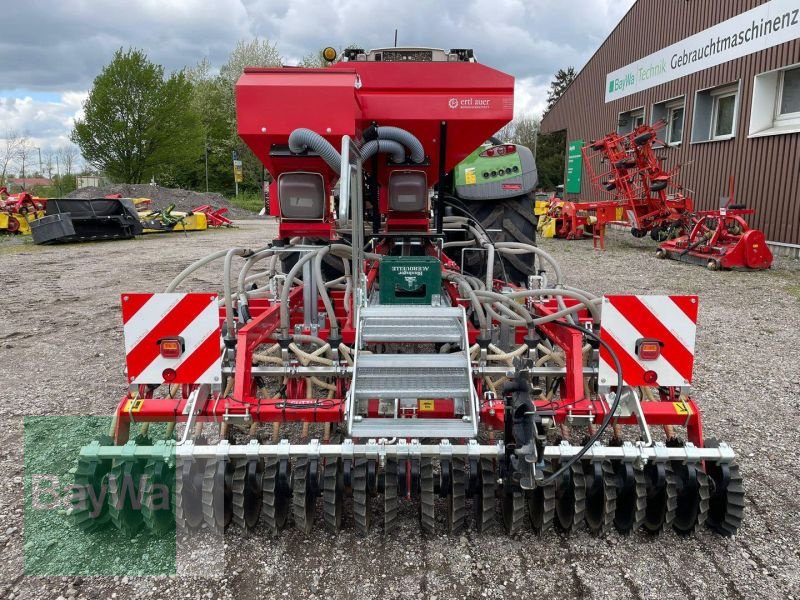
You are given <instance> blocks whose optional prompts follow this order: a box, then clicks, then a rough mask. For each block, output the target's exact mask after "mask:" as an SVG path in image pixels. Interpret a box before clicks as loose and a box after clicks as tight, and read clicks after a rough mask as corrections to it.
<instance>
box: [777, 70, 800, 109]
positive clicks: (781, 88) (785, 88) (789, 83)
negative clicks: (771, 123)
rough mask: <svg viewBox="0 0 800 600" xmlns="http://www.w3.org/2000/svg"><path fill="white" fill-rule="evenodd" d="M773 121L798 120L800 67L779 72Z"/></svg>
mask: <svg viewBox="0 0 800 600" xmlns="http://www.w3.org/2000/svg"><path fill="white" fill-rule="evenodd" d="M775 104H776V107H775V108H776V110H775V119H777V120H778V121H794V120H797V119H800V67H795V68H794V69H786V70H785V71H781V75H780V83H779V85H778V101H777V102H776V103H775Z"/></svg>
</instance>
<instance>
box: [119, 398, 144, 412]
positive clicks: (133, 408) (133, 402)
mask: <svg viewBox="0 0 800 600" xmlns="http://www.w3.org/2000/svg"><path fill="white" fill-rule="evenodd" d="M143 405H144V400H142V399H141V398H131V399H130V400H128V401H127V402H126V403H125V408H124V409H123V411H124V412H139V411H140V410H142V406H143Z"/></svg>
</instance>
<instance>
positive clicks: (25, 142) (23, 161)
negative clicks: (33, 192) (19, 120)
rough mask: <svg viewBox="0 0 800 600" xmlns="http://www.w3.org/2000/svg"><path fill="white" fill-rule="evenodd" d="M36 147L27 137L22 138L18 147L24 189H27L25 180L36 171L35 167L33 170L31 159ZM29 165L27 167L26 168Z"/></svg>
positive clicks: (17, 158) (17, 156)
mask: <svg viewBox="0 0 800 600" xmlns="http://www.w3.org/2000/svg"><path fill="white" fill-rule="evenodd" d="M34 150H35V147H34V145H33V143H32V142H31V141H30V139H29V138H28V136H27V135H23V136H22V137H21V138H20V141H19V145H18V146H17V154H16V160H17V162H18V164H19V166H20V171H21V173H22V179H23V182H22V189H25V178H26V177H29V176H31V172H32V171H35V166H34V168H33V169H31V158H32V156H33V151H34ZM26 165H27V167H26Z"/></svg>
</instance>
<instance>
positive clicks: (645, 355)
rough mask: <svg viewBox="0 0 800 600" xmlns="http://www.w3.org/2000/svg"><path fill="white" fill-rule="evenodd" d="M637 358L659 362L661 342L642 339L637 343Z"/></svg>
mask: <svg viewBox="0 0 800 600" xmlns="http://www.w3.org/2000/svg"><path fill="white" fill-rule="evenodd" d="M636 356H638V357H639V359H640V360H657V359H658V357H659V356H661V342H659V341H658V340H654V339H652V338H641V339H639V340H637V341H636Z"/></svg>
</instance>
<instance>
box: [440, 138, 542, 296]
mask: <svg viewBox="0 0 800 600" xmlns="http://www.w3.org/2000/svg"><path fill="white" fill-rule="evenodd" d="M537 181H538V176H537V173H536V162H535V161H534V157H533V153H532V152H531V151H530V149H529V148H527V147H526V146H521V145H518V144H510V143H504V142H502V141H501V140H499V139H497V138H490V139H489V140H488V141H487V142H486V143H484V144H483V145H481V146H479V147H478V148H477V149H476V150H475V151H474V152H473V153H472V154H470V155H469V156H467V158H465V159H464V160H463V161H461V162H460V163H459V164H458V165H456V167H455V169H453V173H452V188H451V189H452V193H453V196H454V198H452V200H453V201H452V202H451V205H450V209H451V213H450V214H451V215H454V216H467V217H469V218H473V219H474V220H475V221H478V222H479V223H480V224H481V225H482V227H483V229H484V230H485V231H486V232H487V233H488V235H489V237H490V238H491V239H492V241H495V242H520V243H523V244H532V245H535V244H536V216H535V215H534V214H533V191H534V189H535V188H536V184H537ZM463 257H464V260H463V262H464V269H465V270H466V271H467V272H469V273H472V274H474V275H480V273H479V271H480V270H481V269H482V268H485V267H484V265H483V264H482V263H483V262H484V261H485V259H483V258H482V257H481V256H480V253H479V252H466V253H464V255H463ZM523 259H524V260H523ZM501 261H502V263H501ZM494 272H495V273H498V274H500V273H503V272H505V274H506V275H507V277H508V279H509V280H511V281H514V282H517V283H521V284H525V283H527V279H528V277H529V276H530V275H535V274H536V268H535V266H534V264H533V261H532V260H531V259H530V258H528V257H527V256H524V255H513V254H506V255H504V256H503V257H502V258H500V257H498V256H496V257H495V271H494Z"/></svg>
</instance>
